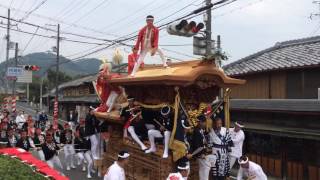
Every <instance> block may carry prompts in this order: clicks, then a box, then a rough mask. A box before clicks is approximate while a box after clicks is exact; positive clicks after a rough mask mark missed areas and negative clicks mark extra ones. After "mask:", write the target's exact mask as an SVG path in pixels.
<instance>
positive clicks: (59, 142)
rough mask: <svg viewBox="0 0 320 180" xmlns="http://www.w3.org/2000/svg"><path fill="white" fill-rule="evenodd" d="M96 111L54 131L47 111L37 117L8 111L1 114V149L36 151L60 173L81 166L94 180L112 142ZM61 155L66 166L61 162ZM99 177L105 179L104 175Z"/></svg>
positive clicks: (104, 124)
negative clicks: (104, 153) (96, 162)
mask: <svg viewBox="0 0 320 180" xmlns="http://www.w3.org/2000/svg"><path fill="white" fill-rule="evenodd" d="M92 111H93V110H92V109H90V110H89V112H88V114H87V116H86V118H85V119H84V118H83V119H80V121H79V122H78V123H73V121H69V122H68V121H65V123H64V125H63V126H62V125H60V124H59V126H58V127H57V128H54V127H53V125H52V124H51V122H49V121H48V117H47V115H46V114H45V112H44V111H42V112H40V113H36V116H34V117H33V116H31V115H27V114H25V112H24V111H19V112H18V113H17V114H16V113H11V114H10V112H9V111H8V110H6V109H4V110H2V111H1V113H0V145H1V147H3V148H5V147H17V148H22V149H24V150H26V151H34V152H36V153H35V154H37V156H38V157H39V159H40V160H42V161H44V162H47V164H48V165H49V166H50V167H52V168H55V169H57V170H59V171H62V170H67V171H70V170H71V169H75V168H76V165H77V166H79V167H80V168H81V169H82V171H87V178H89V179H90V178H92V173H96V172H98V171H97V170H95V169H94V160H96V159H101V157H102V154H103V152H104V151H105V148H106V143H107V142H106V141H107V139H108V133H107V131H108V126H107V125H106V123H101V122H100V121H98V120H97V119H96V118H95V116H93V115H92V114H93V113H92ZM68 120H69V119H68ZM61 151H63V154H64V157H62V158H64V162H65V166H63V165H62V163H61V160H60V158H61V156H59V153H60V152H61ZM98 176H102V175H101V172H98Z"/></svg>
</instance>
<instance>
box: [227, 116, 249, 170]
mask: <svg viewBox="0 0 320 180" xmlns="http://www.w3.org/2000/svg"><path fill="white" fill-rule="evenodd" d="M241 128H244V125H243V124H242V123H240V122H235V123H234V128H230V129H229V131H230V135H231V140H232V142H233V145H234V146H233V147H231V152H230V153H229V155H230V169H232V167H233V165H234V163H235V162H236V161H237V159H239V158H240V157H241V156H242V146H243V141H244V139H245V135H244V132H243V131H242V129H241Z"/></svg>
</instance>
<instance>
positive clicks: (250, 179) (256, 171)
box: [237, 156, 268, 180]
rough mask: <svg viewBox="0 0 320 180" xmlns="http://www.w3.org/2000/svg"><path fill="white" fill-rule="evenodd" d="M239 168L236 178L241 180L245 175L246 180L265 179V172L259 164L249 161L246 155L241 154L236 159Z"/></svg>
mask: <svg viewBox="0 0 320 180" xmlns="http://www.w3.org/2000/svg"><path fill="white" fill-rule="evenodd" d="M238 163H239V164H240V169H239V171H238V176H237V180H242V179H243V177H246V179H247V180H267V179H268V178H267V176H266V174H265V173H264V172H263V170H262V168H261V166H259V165H258V164H256V163H254V162H252V161H249V158H248V157H247V156H241V157H240V159H239V160H238Z"/></svg>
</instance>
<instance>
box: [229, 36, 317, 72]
mask: <svg viewBox="0 0 320 180" xmlns="http://www.w3.org/2000/svg"><path fill="white" fill-rule="evenodd" d="M318 65H320V36H315V37H309V38H304V39H297V40H291V41H285V42H279V43H276V44H275V45H274V46H272V47H270V48H268V49H265V50H262V51H259V52H257V53H255V54H252V55H250V56H247V57H245V58H242V59H240V60H238V61H235V62H233V63H230V64H228V65H226V66H224V67H223V69H224V70H225V73H226V74H227V75H231V76H234V75H244V74H250V73H257V72H263V71H272V70H279V69H293V68H300V67H312V66H318Z"/></svg>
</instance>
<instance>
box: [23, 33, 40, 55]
mask: <svg viewBox="0 0 320 180" xmlns="http://www.w3.org/2000/svg"><path fill="white" fill-rule="evenodd" d="M38 30H39V28H37V29H36V30H35V32H34V34H33V35H32V36H31V38H30V39H29V41H28V43H27V45H26V46H25V47H24V48H23V50H22V52H21V53H22V54H23V52H24V51H25V50H26V49H27V47H28V46H29V44H30V43H31V41H32V40H33V38H34V36H35V34H37V32H38Z"/></svg>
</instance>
